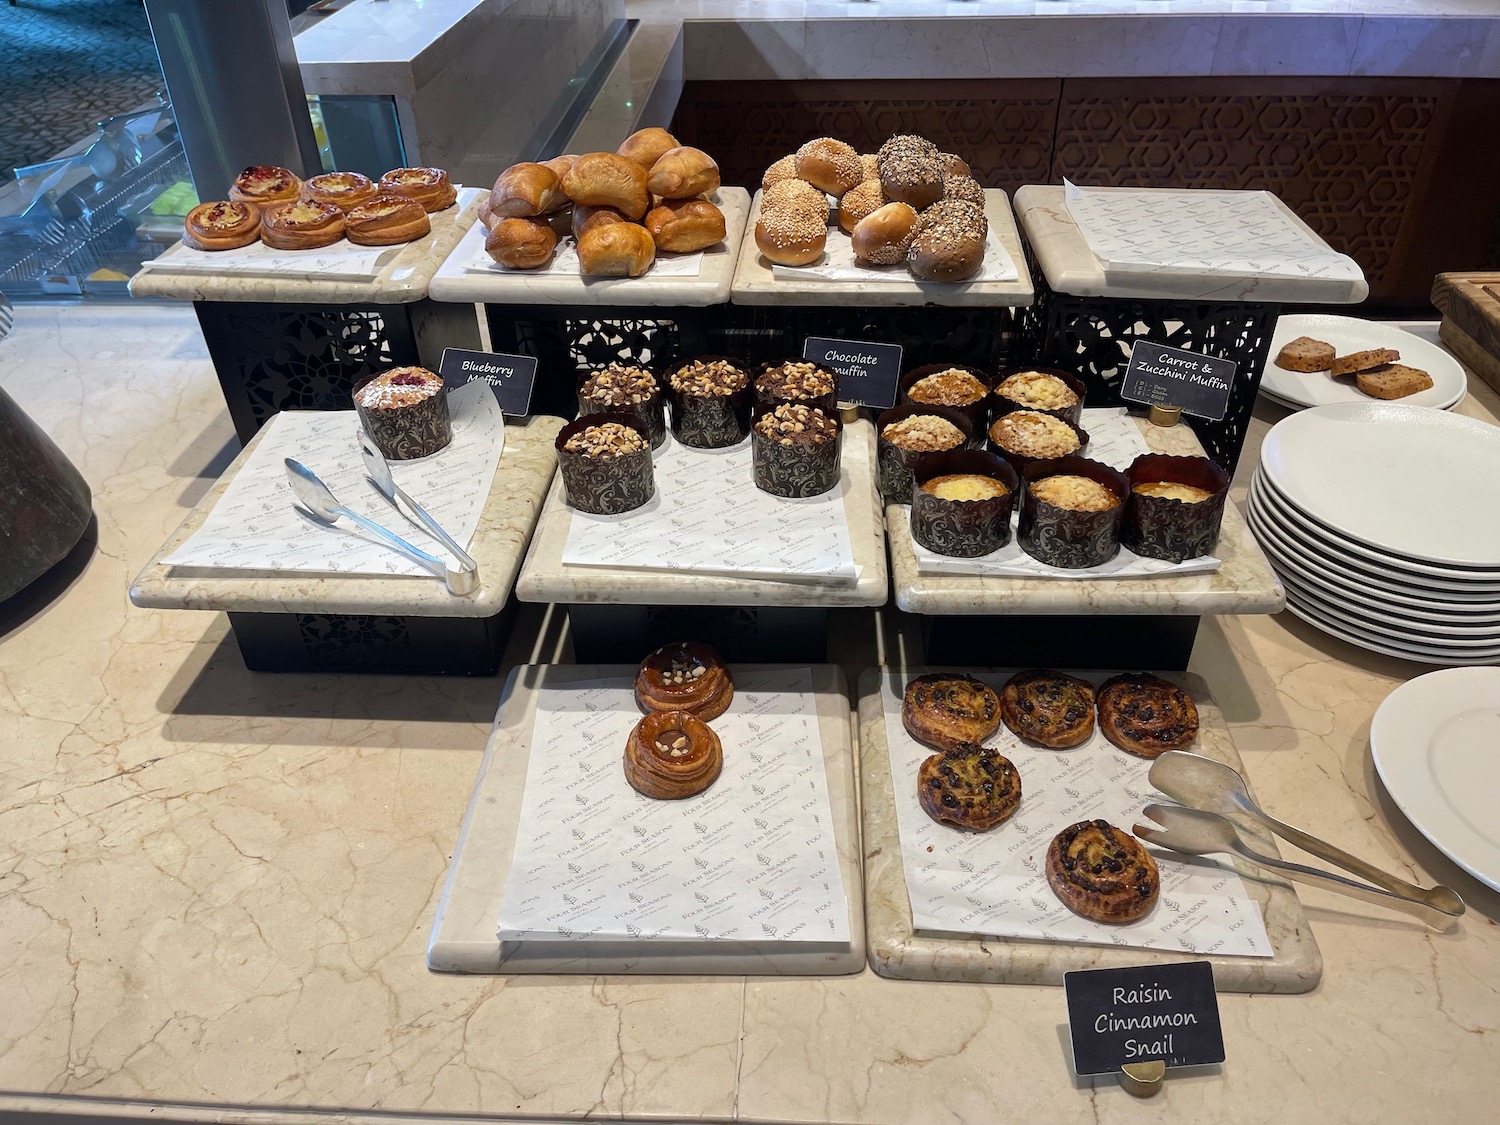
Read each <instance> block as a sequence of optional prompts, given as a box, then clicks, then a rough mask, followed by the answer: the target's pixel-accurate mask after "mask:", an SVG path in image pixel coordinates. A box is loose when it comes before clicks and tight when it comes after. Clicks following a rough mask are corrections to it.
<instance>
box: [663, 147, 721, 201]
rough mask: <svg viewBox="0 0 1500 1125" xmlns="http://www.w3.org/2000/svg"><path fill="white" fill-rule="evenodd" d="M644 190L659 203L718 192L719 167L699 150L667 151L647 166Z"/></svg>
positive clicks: (679, 148) (684, 148)
mask: <svg viewBox="0 0 1500 1125" xmlns="http://www.w3.org/2000/svg"><path fill="white" fill-rule="evenodd" d="M646 187H647V188H648V189H649V190H650V191H651V193H652V194H653V195H659V196H661V197H662V198H663V199H688V198H690V197H692V196H695V195H707V194H708V193H709V192H714V191H718V190H719V166H718V164H716V163H715V162H714V158H713V157H712V156H709V155H708V153H706V152H704V151H703V150H702V149H700V148H689V147H688V146H686V145H680V146H678V147H677V148H672V149H668V150H667V151H666V152H664V153H662V154H661V156H660V157H658V158H657V161H656V163H655V164H653V165H651V171H650V172H649V173H648V174H647V176H646Z"/></svg>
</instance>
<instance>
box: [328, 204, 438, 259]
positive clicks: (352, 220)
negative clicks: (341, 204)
mask: <svg viewBox="0 0 1500 1125" xmlns="http://www.w3.org/2000/svg"><path fill="white" fill-rule="evenodd" d="M431 230H432V221H431V220H430V219H428V218H427V212H426V211H424V210H423V209H422V205H421V204H420V203H418V202H417V201H416V200H415V199H403V198H402V197H401V196H399V195H385V194H381V195H377V196H375V198H374V199H371V200H368V201H366V202H364V203H361V204H360V205H359V206H358V207H355V208H353V209H351V210H350V211H347V212H345V214H344V234H345V236H346V237H347V238H348V239H349V241H350V242H353V243H357V244H358V245H360V246H394V245H396V244H397V243H398V242H410V241H411V240H412V239H414V238H421V237H422V236H423V235H425V234H427V233H428V232H429V231H431Z"/></svg>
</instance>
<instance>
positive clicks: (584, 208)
mask: <svg viewBox="0 0 1500 1125" xmlns="http://www.w3.org/2000/svg"><path fill="white" fill-rule="evenodd" d="M628 222H630V220H629V219H627V218H626V217H625V216H624V215H622V214H620V212H618V211H616V210H615V209H614V208H613V207H590V206H588V205H587V204H584V203H575V204H573V237H574V238H582V237H583V232H584V231H588V230H593V229H594V228H595V227H607V226H609V224H610V223H628Z"/></svg>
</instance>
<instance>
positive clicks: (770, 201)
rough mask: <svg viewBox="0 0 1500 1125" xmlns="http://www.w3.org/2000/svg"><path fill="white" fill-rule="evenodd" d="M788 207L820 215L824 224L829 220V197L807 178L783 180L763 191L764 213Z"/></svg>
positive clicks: (761, 207)
mask: <svg viewBox="0 0 1500 1125" xmlns="http://www.w3.org/2000/svg"><path fill="white" fill-rule="evenodd" d="M786 208H790V209H792V210H795V211H802V212H805V213H806V214H809V215H818V216H820V217H821V219H822V221H823V223H824V224H827V222H828V197H827V196H826V195H824V194H823V193H822V192H821V191H819V190H818V189H817V188H815V187H813V186H812V184H810V183H808V182H807V181H806V180H797V179H792V180H782V181H781V182H780V183H775V184H772V185H771V186H770V187H768V188H766V190H765V191H764V192H762V193H761V197H760V209H761V212H762V213H764V212H766V211H779V210H783V209H786Z"/></svg>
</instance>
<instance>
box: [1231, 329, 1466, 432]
mask: <svg viewBox="0 0 1500 1125" xmlns="http://www.w3.org/2000/svg"><path fill="white" fill-rule="evenodd" d="M1260 389H1261V391H1262V392H1264V393H1265V395H1266V396H1267V397H1268V398H1271V399H1274V400H1275V401H1277V402H1279V403H1281V404H1282V405H1284V406H1290V407H1293V408H1301V407H1308V406H1328V405H1331V404H1332V403H1337V402H1373V401H1377V400H1384V401H1400V402H1403V403H1406V404H1407V405H1409V406H1428V407H1432V408H1434V409H1437V410H1447V409H1449V408H1451V407H1454V406H1457V405H1458V404H1459V403H1460V402H1462V401H1463V399H1464V394H1465V393H1466V391H1467V390H1468V376H1467V375H1466V374H1465V373H1464V369H1463V367H1462V366H1461V365H1460V364H1459V362H1458V360H1456V359H1454V358H1453V356H1451V355H1449V354H1448V352H1447V351H1445V350H1444V349H1443V348H1442V347H1441V346H1440V345H1438V344H1435V343H1433V342H1431V341H1429V340H1424V339H1423V338H1422V337H1420V336H1417V335H1415V334H1413V333H1411V332H1408V331H1407V330H1406V329H1404V328H1399V327H1397V326H1396V325H1394V324H1389V323H1384V322H1381V321H1378V320H1361V319H1360V318H1359V317H1354V316H1336V315H1334V314H1331V313H1295V314H1292V315H1289V316H1283V317H1282V318H1281V319H1280V320H1278V321H1277V322H1276V331H1275V333H1274V334H1273V335H1272V337H1271V350H1270V353H1269V354H1268V355H1267V357H1266V366H1265V371H1264V372H1263V373H1262V375H1261V381H1260Z"/></svg>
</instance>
